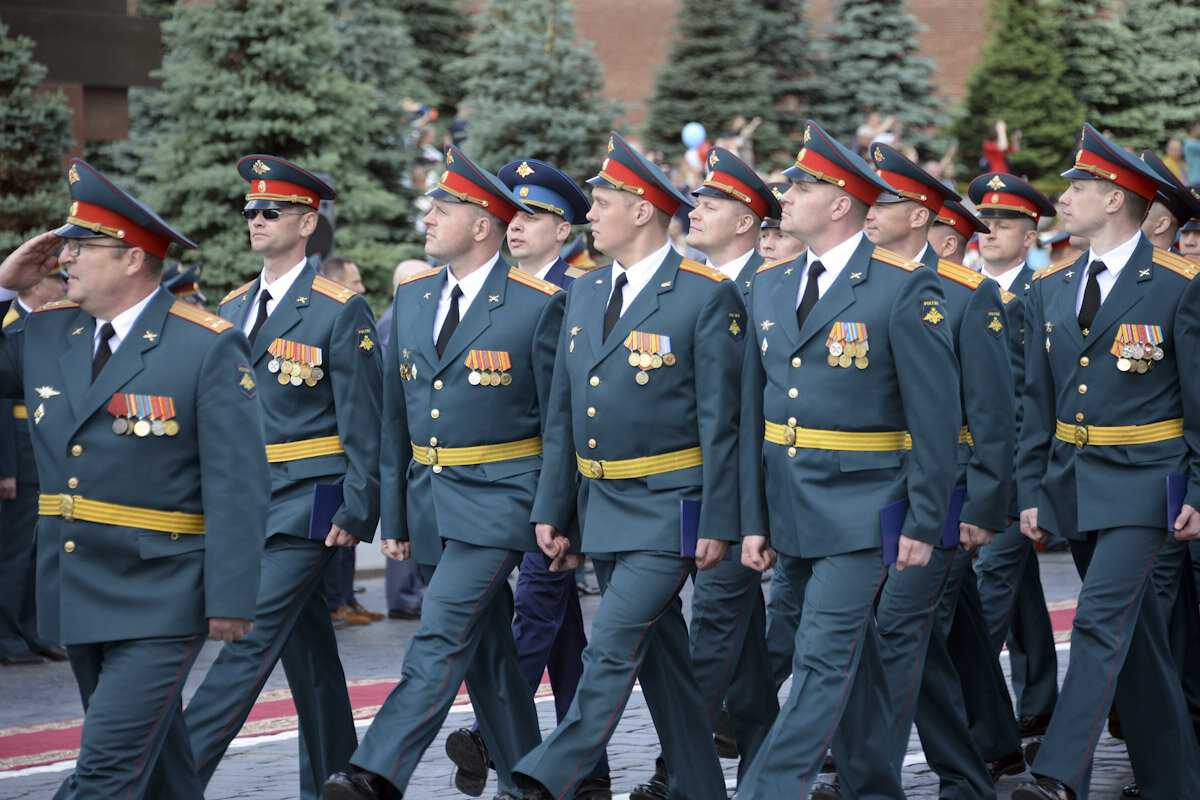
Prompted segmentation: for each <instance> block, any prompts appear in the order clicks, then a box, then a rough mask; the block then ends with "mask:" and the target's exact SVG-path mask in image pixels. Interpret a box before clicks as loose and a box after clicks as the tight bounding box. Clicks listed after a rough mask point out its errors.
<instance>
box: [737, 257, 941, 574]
mask: <svg viewBox="0 0 1200 800" xmlns="http://www.w3.org/2000/svg"><path fill="white" fill-rule="evenodd" d="M806 259H807V252H805V253H802V254H800V255H798V256H796V257H795V258H793V259H789V260H786V261H779V262H771V263H769V264H766V265H765V266H763V267H762V268H761V269H760V270H759V273H758V275H757V276H756V277H755V278H754V285H753V287H752V289H751V298H750V325H751V330H752V331H753V332H754V337H755V341H754V342H753V343H752V346H751V347H748V348H747V349H746V367H745V369H744V370H743V390H742V441H743V447H744V449H745V450H746V452H747V453H749V454H750V455H749V456H748V457H747V464H746V466H745V468H744V469H743V471H742V481H743V491H742V515H743V522H742V526H743V532H744V533H745V534H747V535H750V534H755V535H768V536H769V537H770V540H771V544H772V546H773V547H774V548H775V549H776V550H778V551H780V552H782V553H786V554H787V555H791V556H798V557H802V558H820V557H825V556H829V555H836V554H839V553H849V552H854V551H857V550H867V549H873V548H878V547H881V529H880V521H879V511H880V509H881V508H882V507H883V506H885V505H889V504H891V503H893V502H896V501H898V500H902V499H904V498H907V499H908V501H909V504H910V505H909V510H908V514H907V517H906V519H905V521H904V524H903V528H902V531H903V533H904V534H905V535H907V536H908V537H910V538H912V539H916V540H919V541H922V542H929V543H936V542H937V541H938V540H939V538H940V537H941V532H942V528H943V526H944V523H945V520H946V511H947V507H948V504H949V499H950V492H951V490H952V489H953V488H954V484H955V479H956V475H957V472H958V470H957V463H958V456H957V449H958V439H959V431H960V426H961V416H962V415H961V403H960V401H959V396H960V394H959V378H958V366H957V361H956V359H955V356H954V346H953V343H952V341H951V337H950V325H949V324H948V323H947V321H946V312H947V309H946V299H945V296H944V294H943V292H942V287H941V285H940V281H939V279H938V277H937V274H936V273H935V272H934V271H933V270H930V269H922V268H921V265H920V264H919V263H918V262H915V261H910V260H909V259H906V258H903V257H902V256H899V255H897V254H896V253H893V252H891V251H888V250H884V249H883V248H877V247H876V246H875V245H874V244H872V243H871V242H870V241H869V240H868V239H866V238H865V237H864V238H863V240H862V241H861V243H860V244H859V246H858V247H857V248H856V249H855V251H854V254H853V255H852V256H851V257H850V260H849V261H848V262H847V264H846V267H845V269H843V270H842V271H841V273H840V274H839V275H838V276H837V278H836V279H835V280H834V281H833V284H832V285H831V286H830V287H829V289H828V291H826V293H825V295H824V296H823V297H821V299H820V300H818V301H817V304H816V305H815V306H814V307H813V309H812V311H811V312H810V313H809V316H808V318H807V319H806V320H805V323H804V327H803V328H802V329H801V328H800V327H799V325H798V323H797V319H796V306H797V298H798V297H799V293H800V278H801V274H802V273H803V271H804V267H805V263H806ZM862 336H865V337H866V338H865V340H861V341H859V340H855V341H850V339H849V337H860V338H861V337H862ZM848 345H854V348H855V349H854V350H848V349H847V346H848ZM863 346H865V348H866V352H865V355H864V356H862V357H858V356H852V355H851V352H861V351H859V350H857V348H858V347H863ZM831 347H832V350H831ZM835 353H839V354H840V355H835ZM767 422H769V423H771V424H772V426H774V427H773V430H774V431H776V432H780V433H781V434H782V435H783V437H784V438H783V441H784V443H776V442H767V441H764V435H765V434H766V433H767V431H766V430H765V427H766V426H765V424H764V423H767ZM787 428H794V429H795V431H794V432H793V433H792V434H791V437H790V438H794V439H795V444H787V443H786V441H787V439H788V438H789V437H788V436H787ZM804 429H808V430H804ZM862 433H866V434H870V435H869V436H866V437H861V436H859V435H858V434H862ZM905 433H909V434H911V440H912V446H911V450H908V449H906V448H905V445H904V443H903V442H904V434H905ZM846 434H850V435H849V436H847V435H846ZM878 434H884V435H883V436H879V435H878ZM775 438H779V437H778V436H777V437H775ZM897 438H898V440H899V441H897ZM860 439H861V440H862V441H863V442H865V444H864V443H860V442H859V440H860ZM754 465H760V466H761V469H755V468H754Z"/></svg>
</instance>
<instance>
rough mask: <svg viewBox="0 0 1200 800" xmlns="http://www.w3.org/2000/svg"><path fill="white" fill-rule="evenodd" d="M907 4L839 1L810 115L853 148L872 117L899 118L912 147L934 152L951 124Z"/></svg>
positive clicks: (889, 0) (875, 0) (900, 1)
mask: <svg viewBox="0 0 1200 800" xmlns="http://www.w3.org/2000/svg"><path fill="white" fill-rule="evenodd" d="M919 30H920V26H919V25H918V23H917V20H916V17H914V16H913V14H912V11H911V10H910V9H909V7H908V3H907V2H905V0H838V2H837V4H836V6H835V7H834V22H833V24H832V25H830V27H829V31H828V32H827V34H826V37H825V40H824V42H823V47H822V49H823V50H824V52H825V54H826V55H825V57H826V59H827V62H826V64H827V65H826V66H825V67H824V68H823V70H822V72H821V76H820V77H821V82H820V87H821V91H820V94H819V96H816V97H814V98H813V103H812V108H811V114H810V116H811V117H812V118H813V119H815V120H816V121H817V122H818V124H820V125H821V127H823V128H824V129H825V130H826V131H828V132H829V133H830V134H832V135H833V136H835V137H837V138H838V139H839V140H840V141H842V142H844V143H847V144H848V143H849V142H850V141H851V140H852V139H853V136H854V132H855V129H856V128H857V127H858V125H859V124H860V123H861V122H862V120H863V117H864V114H865V113H866V112H867V111H868V110H875V111H878V112H879V113H880V115H882V116H884V117H887V116H895V117H896V118H897V119H898V120H899V121H900V122H901V124H902V125H903V140H904V141H905V142H906V143H911V144H916V145H926V144H928V143H929V141H930V139H931V137H932V136H933V135H934V132H935V131H936V130H937V129H939V128H940V127H941V126H942V125H944V124H945V122H946V119H947V118H946V115H945V113H944V110H943V104H942V101H941V100H940V99H939V98H938V97H937V96H936V95H935V94H934V88H933V83H932V78H933V71H934V67H933V61H932V60H931V59H929V58H927V57H925V56H922V55H920V53H921V46H920V42H919V41H918V40H917V33H918V32H919Z"/></svg>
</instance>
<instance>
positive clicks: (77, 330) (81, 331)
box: [71, 328, 83, 336]
mask: <svg viewBox="0 0 1200 800" xmlns="http://www.w3.org/2000/svg"><path fill="white" fill-rule="evenodd" d="M81 333H83V328H76V329H75V330H73V331H71V335H72V336H78V335H79V334H81Z"/></svg>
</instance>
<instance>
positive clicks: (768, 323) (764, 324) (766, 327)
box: [758, 319, 775, 333]
mask: <svg viewBox="0 0 1200 800" xmlns="http://www.w3.org/2000/svg"><path fill="white" fill-rule="evenodd" d="M774 324H775V323H774V322H771V320H769V319H764V320H763V321H762V322H760V323H758V327H760V328H762V329H763V333H766V332H767V331H769V330H771V326H772V325H774Z"/></svg>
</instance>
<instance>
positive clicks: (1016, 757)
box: [987, 747, 1025, 782]
mask: <svg viewBox="0 0 1200 800" xmlns="http://www.w3.org/2000/svg"><path fill="white" fill-rule="evenodd" d="M987 768H988V772H989V773H990V774H991V776H992V781H993V782H994V781H998V780H1000V779H1001V778H1002V777H1004V776H1005V775H1019V774H1020V773H1022V772H1024V771H1025V756H1024V754H1023V753H1022V752H1021V748H1019V747H1018V748H1017V749H1016V750H1014V751H1013V752H1011V753H1009V754H1008V755H1006V756H1004V757H1003V758H997V759H996V760H995V761H989V762H987Z"/></svg>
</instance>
